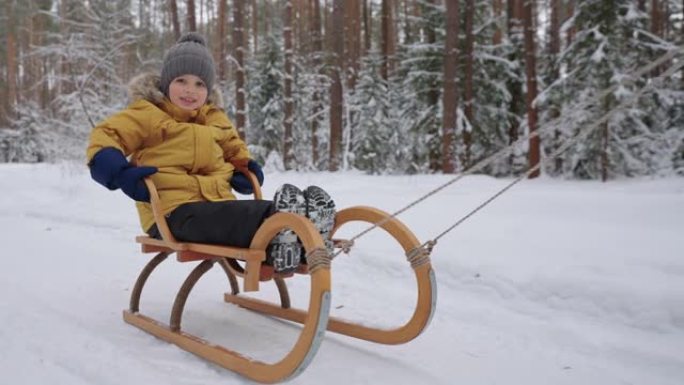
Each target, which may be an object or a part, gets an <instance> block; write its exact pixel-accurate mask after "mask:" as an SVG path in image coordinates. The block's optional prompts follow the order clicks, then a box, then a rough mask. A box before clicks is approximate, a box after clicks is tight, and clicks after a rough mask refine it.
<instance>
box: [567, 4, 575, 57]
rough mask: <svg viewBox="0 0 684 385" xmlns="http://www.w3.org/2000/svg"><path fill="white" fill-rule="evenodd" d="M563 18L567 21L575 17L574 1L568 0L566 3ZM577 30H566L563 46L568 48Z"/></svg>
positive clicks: (572, 28) (571, 28)
mask: <svg viewBox="0 0 684 385" xmlns="http://www.w3.org/2000/svg"><path fill="white" fill-rule="evenodd" d="M565 10H566V12H565V17H566V19H569V18H571V17H573V16H574V15H575V0H568V3H567V5H566V7H565ZM576 30H577V29H576V28H575V27H574V26H573V27H570V28H568V30H567V32H566V33H565V45H566V46H569V45H570V44H571V43H572V41H573V40H575V31H576Z"/></svg>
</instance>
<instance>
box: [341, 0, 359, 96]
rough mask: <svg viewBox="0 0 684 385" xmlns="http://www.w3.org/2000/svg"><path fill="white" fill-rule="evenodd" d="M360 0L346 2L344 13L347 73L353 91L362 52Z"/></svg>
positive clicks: (348, 84)
mask: <svg viewBox="0 0 684 385" xmlns="http://www.w3.org/2000/svg"><path fill="white" fill-rule="evenodd" d="M359 1H360V0H346V2H345V7H344V13H345V23H344V36H345V39H344V41H345V43H346V49H345V56H344V57H345V59H346V60H345V61H346V63H345V73H346V75H347V76H346V78H347V87H348V88H349V89H350V90H353V89H354V88H355V87H356V77H357V74H358V71H359V58H360V51H361V45H360V42H361V25H360V23H359V22H360V20H361V8H360V3H359Z"/></svg>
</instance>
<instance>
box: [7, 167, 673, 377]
mask: <svg viewBox="0 0 684 385" xmlns="http://www.w3.org/2000/svg"><path fill="white" fill-rule="evenodd" d="M448 179H449V177H448V176H442V175H436V176H383V177H378V176H366V175H361V174H358V173H336V174H329V173H303V174H298V173H267V175H266V181H267V183H266V185H265V186H264V192H265V195H266V196H270V195H271V194H272V193H273V192H274V191H275V188H277V186H278V185H279V184H281V183H283V182H290V183H294V184H297V185H300V186H306V185H308V184H319V185H321V186H323V187H325V188H326V189H327V190H328V191H329V192H330V193H331V194H332V195H333V196H334V197H335V199H336V201H337V204H338V206H339V207H347V206H351V205H359V204H363V205H371V206H375V207H378V208H381V209H384V210H386V211H394V210H397V209H399V208H401V207H403V206H404V205H405V204H407V203H409V202H411V201H413V200H414V199H416V198H418V197H419V196H420V195H422V194H424V193H426V192H428V191H429V190H431V189H433V188H435V187H436V186H438V185H440V184H441V183H444V182H445V181H447V180H448ZM507 182H508V181H507V180H497V179H493V178H489V177H484V176H472V177H467V178H464V180H462V181H460V182H459V183H457V184H455V185H454V186H452V187H450V188H449V189H448V190H445V191H443V192H442V193H440V194H438V195H436V196H434V197H432V198H431V199H429V200H427V201H425V202H424V203H421V204H420V205H419V206H417V207H416V208H414V209H412V210H411V211H409V212H407V213H406V214H405V215H402V216H401V217H400V219H401V220H402V221H404V222H405V223H406V224H407V225H408V226H409V227H410V228H411V229H413V230H414V232H415V233H416V235H417V236H418V238H419V239H421V240H427V239H430V238H432V237H434V236H436V235H437V234H439V233H440V232H441V231H442V230H444V229H445V228H446V227H448V226H449V225H451V224H452V223H454V222H455V221H456V220H457V219H458V218H460V217H461V216H462V215H464V214H465V213H467V212H468V211H469V210H471V209H472V208H473V207H475V206H476V205H478V204H479V203H480V202H482V201H483V200H485V199H486V198H487V197H489V196H490V195H491V194H493V193H494V192H495V191H497V190H498V189H499V188H501V187H503V186H504V185H505V184H506V183H507ZM361 229H363V227H359V228H351V227H350V228H348V235H353V234H356V233H357V232H358V230H361ZM343 230H344V229H343ZM139 233H140V230H139V228H138V222H137V216H136V214H135V212H134V207H133V204H132V203H131V201H129V200H128V198H126V197H125V196H124V195H123V194H122V193H120V192H109V191H107V190H105V189H104V188H102V187H100V186H99V185H97V184H95V183H94V182H92V181H91V180H90V179H89V176H88V175H87V172H86V170H85V167H83V166H82V165H73V164H61V165H0V245H2V257H1V258H0V325H1V326H0V378H2V383H4V384H12V385H20V384H69V385H77V384H98V385H102V384H116V385H119V384H167V385H171V384H203V385H208V384H244V383H249V381H247V380H245V379H244V378H242V377H240V376H238V375H236V374H233V373H231V372H229V371H225V370H222V369H220V368H218V367H216V366H213V365H211V364H208V363H207V362H205V361H203V360H201V359H199V358H197V357H195V356H193V355H191V354H189V353H186V352H184V351H182V350H180V349H178V348H176V347H175V346H173V345H169V344H167V343H165V342H162V341H160V340H158V339H155V338H154V337H152V336H150V335H148V334H145V333H143V332H142V331H140V330H138V329H136V328H134V327H131V326H129V325H127V324H125V323H124V322H123V321H122V319H121V311H122V309H124V308H125V307H127V305H128V298H129V294H130V290H131V287H132V284H133V282H134V280H135V278H136V276H137V274H138V272H139V270H140V268H141V267H142V266H143V265H144V264H145V263H146V261H147V259H148V258H149V255H143V254H141V253H140V252H139V245H137V244H136V243H134V241H133V239H134V236H136V235H138V234H139ZM683 236H684V179H656V180H649V179H639V180H621V181H612V182H609V183H600V182H578V181H559V180H550V179H547V178H541V179H539V180H535V181H525V182H524V183H521V184H519V185H517V186H516V187H515V188H513V189H512V190H510V191H509V192H507V193H506V194H504V195H503V196H502V197H501V198H499V199H498V200H496V201H495V202H494V203H492V204H491V205H490V206H488V207H486V208H485V209H484V210H483V211H481V212H480V213H478V214H476V215H475V216H474V217H472V218H471V219H470V220H468V221H466V222H465V223H464V224H462V225H461V226H459V227H457V228H456V229H455V230H454V231H453V232H452V233H450V234H449V235H447V236H446V237H444V238H442V239H441V240H440V242H439V243H438V245H437V247H436V248H435V250H434V252H433V255H432V262H433V266H434V268H435V272H436V274H437V283H438V303H437V311H436V313H435V315H434V318H433V319H432V323H431V325H430V326H429V327H428V329H427V330H426V331H425V332H424V333H423V334H422V335H421V336H419V337H418V338H417V339H415V340H414V341H411V342H409V343H407V344H404V345H400V346H384V345H377V344H373V343H370V342H366V341H361V340H355V339H353V338H349V337H344V336H340V335H336V334H333V333H327V334H326V337H325V340H324V342H323V344H322V346H321V349H320V350H319V353H318V354H317V355H316V357H315V358H314V360H313V362H312V363H311V365H310V366H309V367H308V369H307V370H306V371H305V372H304V373H303V374H302V375H300V376H299V377H297V378H296V379H294V380H293V381H291V383H293V384H322V383H325V384H329V385H336V384H345V385H346V384H412V385H414V384H445V385H446V384H449V385H450V384H469V385H477V384H526V385H535V384H539V385H542V384H543V385H547V384H597V385H598V384H600V385H609V384H648V385H655V384H673V385H674V384H677V385H679V384H682V381H684V241H683V240H684V238H683ZM191 267H192V266H191V265H190V264H180V263H175V262H174V263H170V262H165V264H164V265H162V266H161V267H160V269H159V270H157V271H156V272H155V275H153V276H152V277H151V279H150V281H149V283H148V286H147V287H146V291H145V292H144V293H143V298H142V305H141V306H142V310H143V311H144V312H146V313H149V314H151V315H153V316H155V317H158V318H160V319H164V320H165V319H167V317H168V310H169V308H170V306H171V303H172V301H173V297H174V295H175V292H176V291H177V289H178V287H179V286H180V284H181V282H182V280H183V278H184V277H185V275H186V274H187V272H188V271H189V269H191ZM411 274H412V273H411V271H410V268H409V266H408V263H407V262H406V261H405V260H404V256H403V255H402V253H401V252H400V251H399V248H398V246H397V245H396V244H395V243H394V242H393V241H391V240H390V239H389V238H388V237H387V236H385V235H384V234H382V233H380V232H372V233H370V234H369V235H367V236H365V237H363V238H361V239H360V240H359V241H358V242H357V248H356V250H355V251H354V252H353V253H352V254H351V255H349V256H340V257H339V258H338V259H336V260H335V262H334V264H333V294H332V295H333V303H332V314H333V315H336V316H341V317H344V318H348V319H355V320H360V321H362V322H364V323H368V324H373V325H380V326H383V325H386V326H393V325H397V324H399V323H403V322H404V321H405V320H406V319H407V317H408V316H409V314H410V312H411V311H412V310H413V304H414V301H415V295H416V293H415V288H414V285H415V283H414V280H413V278H412V275H411ZM290 286H291V295H292V297H293V302H294V305H295V306H298V307H304V306H305V303H306V301H307V299H308V281H307V279H306V278H305V277H301V276H300V277H296V278H295V279H294V280H292V282H291V284H290ZM262 287H263V288H264V290H263V291H262V292H259V293H257V296H259V297H262V298H270V299H274V300H275V299H276V298H277V297H276V296H277V294H276V292H275V289H274V285H269V284H266V285H262ZM226 288H227V283H226V280H225V276H224V275H223V273H222V272H221V271H220V269H219V270H217V271H213V272H211V273H210V274H208V275H207V276H206V277H205V278H204V279H203V280H202V281H200V283H199V284H198V286H197V287H196V288H195V291H193V293H192V295H191V297H190V299H189V301H188V305H187V307H186V314H185V317H184V319H183V322H184V327H185V328H186V329H187V330H188V331H190V332H192V333H195V334H199V335H202V336H205V337H207V338H209V339H212V340H214V341H217V342H219V343H221V344H224V345H226V346H228V347H230V348H231V349H235V350H238V351H241V352H245V353H247V354H249V355H251V356H254V357H256V358H260V359H262V360H267V361H269V360H270V361H272V360H275V359H278V358H279V357H280V356H282V354H283V353H284V352H287V351H289V350H290V347H291V345H292V343H293V342H294V340H295V338H296V337H297V336H298V329H299V326H298V325H294V324H290V323H288V322H283V321H277V320H274V319H270V318H267V317H263V316H260V315H257V314H254V313H250V312H248V311H246V310H243V309H240V308H237V307H235V306H232V305H228V304H226V303H224V302H223V301H222V293H223V292H224V291H226Z"/></svg>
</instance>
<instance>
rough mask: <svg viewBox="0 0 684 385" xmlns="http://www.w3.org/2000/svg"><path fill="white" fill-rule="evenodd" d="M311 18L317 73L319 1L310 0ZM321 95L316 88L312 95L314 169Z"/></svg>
mask: <svg viewBox="0 0 684 385" xmlns="http://www.w3.org/2000/svg"><path fill="white" fill-rule="evenodd" d="M311 5H312V10H311V13H312V15H313V17H312V18H311V29H310V31H309V33H310V35H311V40H312V44H313V48H312V49H313V63H312V64H313V67H314V68H315V69H316V70H317V71H318V69H319V68H320V65H321V55H323V36H322V34H321V27H322V25H321V5H320V0H311ZM320 99H321V95H319V93H318V88H316V90H315V91H314V94H313V100H312V103H313V113H312V114H313V116H314V118H313V119H311V155H312V162H313V164H314V167H316V168H318V162H319V156H318V114H319V113H320V112H321V111H322V110H323V106H322V105H321V101H320Z"/></svg>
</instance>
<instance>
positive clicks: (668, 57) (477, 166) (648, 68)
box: [333, 46, 684, 258]
mask: <svg viewBox="0 0 684 385" xmlns="http://www.w3.org/2000/svg"><path fill="white" fill-rule="evenodd" d="M682 52H684V47H681V46H680V47H677V48H675V49H672V50H669V51H668V52H667V53H665V54H664V55H662V56H661V57H659V58H658V59H656V60H654V61H652V62H651V63H649V64H647V65H645V66H643V67H641V68H639V69H637V70H635V71H634V72H632V73H631V74H629V75H627V76H625V78H624V79H625V80H621V81H620V82H618V83H617V84H615V85H613V86H611V87H609V88H607V89H605V90H604V91H603V92H601V93H600V94H599V95H598V96H597V97H594V98H593V99H592V100H591V101H592V102H596V101H599V100H601V99H602V98H604V97H606V96H607V95H608V94H610V93H611V92H613V91H615V90H616V89H617V88H618V87H621V86H624V85H626V84H629V83H633V82H634V81H635V79H637V78H639V77H640V76H642V75H644V74H646V73H648V72H650V71H652V70H654V69H655V68H657V67H658V66H660V65H662V64H664V63H666V62H667V61H669V60H672V59H673V58H674V57H675V56H676V55H677V54H680V53H682ZM682 66H684V61H681V62H680V63H677V64H673V65H672V66H670V67H669V68H668V69H667V71H665V72H663V73H662V74H660V75H659V76H657V77H655V78H653V79H650V81H649V82H647V83H646V85H644V86H643V87H641V88H640V89H639V90H637V91H636V92H635V93H634V94H633V95H632V96H631V97H630V98H628V99H627V100H625V101H623V102H621V103H619V104H618V105H617V106H615V107H614V108H612V109H611V110H610V111H607V112H606V113H605V114H604V115H603V116H602V117H601V118H600V119H598V120H597V121H596V122H594V123H593V124H590V125H589V126H587V127H585V128H584V129H582V130H580V132H578V133H577V134H575V136H573V137H572V138H570V139H567V140H566V142H565V143H563V145H561V146H560V147H559V148H557V149H556V150H555V151H554V152H552V153H551V154H550V155H549V156H548V157H547V158H546V159H544V160H541V161H540V162H539V163H537V164H536V165H535V166H533V167H530V168H529V169H528V170H527V171H526V172H525V173H524V174H522V175H520V176H519V177H517V178H516V179H515V180H513V181H512V182H511V183H509V184H508V185H506V186H505V187H504V188H502V189H501V190H499V191H498V192H496V193H495V194H494V195H492V196H491V197H490V198H488V199H487V200H486V201H484V202H483V203H481V204H480V205H479V206H477V207H476V208H475V209H473V210H471V211H470V212H469V213H468V214H466V215H465V216H463V217H462V218H461V219H459V220H458V221H456V222H455V223H454V224H453V225H451V226H449V227H448V228H447V229H446V230H444V231H443V232H442V233H440V234H439V235H437V236H436V237H435V238H433V239H432V240H429V241H426V242H425V243H423V244H422V245H421V247H420V248H423V247H426V246H428V245H431V246H430V247H429V250H430V251H431V250H432V247H434V246H435V245H436V244H437V241H438V240H439V239H440V238H442V237H443V236H445V235H446V234H447V233H449V232H450V231H452V230H453V229H454V228H456V227H457V226H459V225H460V224H461V223H463V222H465V221H466V220H467V219H468V218H470V217H472V216H473V215H474V214H475V213H477V212H478V211H480V210H481V209H483V208H484V207H485V206H487V205H488V204H490V203H491V202H492V201H494V200H495V199H496V198H498V197H499V196H501V195H502V194H503V193H504V192H506V191H508V190H509V189H510V188H512V187H513V186H515V185H516V184H518V183H519V182H521V181H522V180H523V179H526V178H527V177H529V176H530V175H531V174H532V173H534V172H536V171H538V170H539V169H540V168H541V167H542V165H544V164H546V162H548V161H550V160H553V159H555V158H557V157H558V156H560V155H561V154H563V153H564V152H565V151H567V150H568V149H569V148H570V147H571V146H572V145H574V144H575V143H577V142H578V141H579V140H580V139H584V138H585V137H586V136H587V135H589V133H591V132H593V131H594V130H596V129H597V128H598V127H599V126H600V125H601V124H603V123H605V122H607V121H608V119H610V118H611V117H612V116H613V115H614V114H615V113H616V112H617V111H619V110H622V109H623V108H625V107H627V106H628V105H631V104H632V103H634V102H635V101H637V100H638V98H639V97H641V95H643V94H644V93H645V92H646V91H647V90H649V89H651V88H653V85H654V83H655V80H659V79H664V78H666V77H669V76H670V75H672V74H673V73H675V72H676V71H677V70H679V69H680V68H681V67H682ZM584 104H589V102H585V103H584ZM561 118H562V116H559V117H557V118H555V119H553V120H551V121H549V122H547V123H546V124H545V125H544V126H542V127H540V128H538V129H537V130H536V131H534V132H532V133H530V134H528V135H526V136H523V137H520V138H519V139H518V140H516V141H515V142H513V143H511V144H510V145H508V146H507V147H504V148H503V149H501V150H499V151H498V152H496V153H494V154H492V155H490V156H489V157H487V158H485V159H483V160H481V161H479V162H478V163H476V164H475V165H473V166H471V167H470V168H468V169H467V170H465V171H463V173H461V174H460V175H458V176H456V177H455V178H452V179H451V180H449V181H447V182H446V183H444V184H442V185H441V186H438V187H437V188H435V189H433V190H431V191H429V192H428V193H426V194H425V195H423V196H421V197H420V198H418V199H416V200H415V201H413V202H411V203H409V204H408V205H406V206H404V207H403V208H401V209H399V210H397V211H396V212H394V213H393V214H391V215H390V216H388V217H386V218H384V219H383V220H381V221H378V222H377V223H374V224H373V225H371V226H370V227H368V228H367V229H365V230H363V231H361V232H360V233H358V234H356V235H354V236H353V237H351V238H350V239H349V242H351V243H353V242H354V241H355V240H356V239H359V238H361V237H362V236H364V235H365V234H367V233H369V232H370V231H372V230H374V229H375V228H377V227H380V226H382V225H383V224H385V223H387V222H388V221H390V220H392V219H394V218H395V217H397V216H398V215H400V214H402V213H404V212H405V211H407V210H409V209H411V208H412V207H414V206H416V205H418V204H419V203H421V202H423V201H425V200H426V199H428V198H430V197H431V196H433V195H435V194H437V193H438V192H440V191H442V190H443V189H445V188H447V187H448V186H451V185H453V184H454V183H456V182H458V181H459V180H461V179H463V178H464V177H465V176H467V175H470V174H472V173H474V172H475V171H479V170H481V169H482V168H484V167H485V166H488V165H490V164H491V163H493V162H494V161H496V160H498V159H500V158H502V157H503V156H504V155H507V154H508V152H509V151H511V150H512V149H513V148H515V147H516V146H517V145H518V144H520V143H522V142H523V141H526V140H529V139H531V138H534V137H537V136H539V134H540V133H541V132H545V131H547V130H549V128H550V127H553V126H554V125H555V124H556V123H559V122H560V120H561ZM342 251H345V252H347V253H348V252H349V250H348V249H346V250H339V251H337V252H336V253H335V254H334V255H333V258H334V257H336V256H337V255H339V254H340V253H341V252H342Z"/></svg>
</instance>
